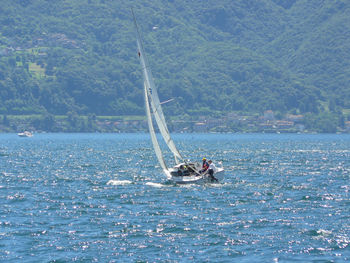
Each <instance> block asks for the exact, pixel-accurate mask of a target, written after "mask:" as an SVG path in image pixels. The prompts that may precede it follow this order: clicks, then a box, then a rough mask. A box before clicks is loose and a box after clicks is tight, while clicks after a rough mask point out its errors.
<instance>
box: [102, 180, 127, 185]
mask: <svg viewBox="0 0 350 263" xmlns="http://www.w3.org/2000/svg"><path fill="white" fill-rule="evenodd" d="M127 184H132V181H129V180H109V181H108V182H107V185H127Z"/></svg>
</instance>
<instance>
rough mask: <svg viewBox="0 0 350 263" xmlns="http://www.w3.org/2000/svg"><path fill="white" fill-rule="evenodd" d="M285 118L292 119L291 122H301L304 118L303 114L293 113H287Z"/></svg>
mask: <svg viewBox="0 0 350 263" xmlns="http://www.w3.org/2000/svg"><path fill="white" fill-rule="evenodd" d="M286 119H287V120H288V121H292V122H296V123H298V122H301V121H302V120H303V119H304V115H294V114H288V115H287V116H286Z"/></svg>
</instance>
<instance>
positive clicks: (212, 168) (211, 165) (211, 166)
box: [208, 160, 219, 182]
mask: <svg viewBox="0 0 350 263" xmlns="http://www.w3.org/2000/svg"><path fill="white" fill-rule="evenodd" d="M208 163H209V169H208V173H209V177H210V179H211V181H212V182H214V181H216V182H218V181H219V180H218V179H216V178H215V177H214V172H216V166H215V164H214V163H213V161H212V160H209V161H208Z"/></svg>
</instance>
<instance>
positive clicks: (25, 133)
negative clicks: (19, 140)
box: [17, 131, 33, 137]
mask: <svg viewBox="0 0 350 263" xmlns="http://www.w3.org/2000/svg"><path fill="white" fill-rule="evenodd" d="M17 135H18V136H19V137H33V133H31V132H30V131H24V132H20V133H18V134H17Z"/></svg>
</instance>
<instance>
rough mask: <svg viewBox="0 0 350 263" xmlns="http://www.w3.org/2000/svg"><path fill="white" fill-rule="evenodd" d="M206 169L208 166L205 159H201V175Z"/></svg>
mask: <svg viewBox="0 0 350 263" xmlns="http://www.w3.org/2000/svg"><path fill="white" fill-rule="evenodd" d="M208 168H209V164H208V162H207V159H206V158H203V163H202V170H201V173H204V172H205V171H206V170H208Z"/></svg>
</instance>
